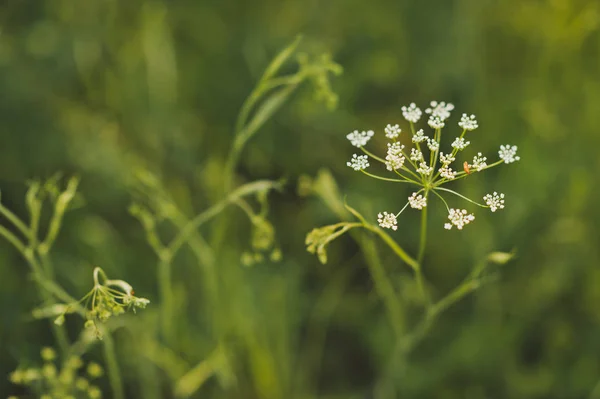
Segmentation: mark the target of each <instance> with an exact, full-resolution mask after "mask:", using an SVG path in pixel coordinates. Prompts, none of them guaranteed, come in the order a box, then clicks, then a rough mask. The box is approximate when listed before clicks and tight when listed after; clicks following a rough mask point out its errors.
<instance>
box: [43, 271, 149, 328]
mask: <svg viewBox="0 0 600 399" xmlns="http://www.w3.org/2000/svg"><path fill="white" fill-rule="evenodd" d="M93 277H94V287H93V288H92V290H91V291H90V292H88V293H87V294H86V295H85V296H84V297H83V298H81V299H80V300H79V302H77V303H72V304H69V305H68V306H67V309H66V310H65V312H64V313H63V314H61V315H60V316H59V317H58V318H57V319H56V320H55V321H54V322H55V323H56V324H59V325H60V324H62V323H64V319H65V317H64V316H65V314H66V313H67V312H69V311H70V308H80V306H81V305H80V304H81V303H84V304H85V306H84V308H83V310H80V313H84V310H85V317H86V319H87V321H86V322H85V327H86V328H91V329H93V330H94V331H95V333H96V337H97V338H98V339H101V338H102V331H101V329H100V328H99V325H100V324H103V323H105V322H106V321H108V319H110V318H111V317H112V316H118V315H120V314H123V313H125V312H126V311H128V310H133V312H135V311H136V309H138V308H139V309H144V308H145V307H146V306H147V305H148V304H149V303H150V301H149V300H148V299H146V298H140V297H136V296H135V295H134V291H133V287H132V286H131V285H130V284H129V283H127V282H126V281H123V280H109V279H108V278H107V277H106V274H105V273H104V271H103V270H102V269H101V268H99V267H96V268H95V269H94V272H93Z"/></svg>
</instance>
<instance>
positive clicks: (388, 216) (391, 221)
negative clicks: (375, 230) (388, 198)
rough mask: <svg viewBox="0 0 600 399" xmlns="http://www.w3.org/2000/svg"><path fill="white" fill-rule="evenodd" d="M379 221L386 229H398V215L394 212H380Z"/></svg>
mask: <svg viewBox="0 0 600 399" xmlns="http://www.w3.org/2000/svg"><path fill="white" fill-rule="evenodd" d="M377 222H378V223H379V226H381V227H383V228H384V229H392V230H398V220H396V215H394V214H393V213H387V212H383V213H379V214H378V215H377Z"/></svg>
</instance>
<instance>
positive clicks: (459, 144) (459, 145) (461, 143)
mask: <svg viewBox="0 0 600 399" xmlns="http://www.w3.org/2000/svg"><path fill="white" fill-rule="evenodd" d="M469 144H471V142H470V141H466V140H465V139H464V138H462V137H457V138H456V140H454V141H453V142H452V148H456V149H457V150H464V149H465V148H467V146H468V145H469Z"/></svg>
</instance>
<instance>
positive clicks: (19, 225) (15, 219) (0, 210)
mask: <svg viewBox="0 0 600 399" xmlns="http://www.w3.org/2000/svg"><path fill="white" fill-rule="evenodd" d="M0 214H2V215H4V217H5V218H7V219H8V220H9V221H10V222H11V223H12V224H14V225H15V227H16V228H17V229H19V231H20V232H21V233H22V234H23V235H24V236H25V237H27V238H29V237H30V231H29V228H28V227H27V226H26V225H25V223H23V222H22V221H21V219H19V218H18V217H17V215H15V214H14V213H12V212H11V211H10V209H8V208H6V207H5V206H4V205H2V204H0Z"/></svg>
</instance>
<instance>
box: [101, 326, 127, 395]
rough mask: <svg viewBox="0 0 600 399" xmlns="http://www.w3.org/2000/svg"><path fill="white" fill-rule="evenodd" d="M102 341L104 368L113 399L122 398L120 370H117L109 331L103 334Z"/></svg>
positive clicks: (123, 393)
mask: <svg viewBox="0 0 600 399" xmlns="http://www.w3.org/2000/svg"><path fill="white" fill-rule="evenodd" d="M103 341H104V345H103V346H104V360H106V369H107V373H108V379H109V381H110V387H111V390H112V394H113V396H112V397H113V398H114V399H124V398H125V391H124V389H123V380H122V379H121V371H120V370H119V363H118V362H117V357H116V355H115V353H116V352H115V344H114V341H113V338H112V335H111V332H110V331H106V333H105V334H104V336H103Z"/></svg>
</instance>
